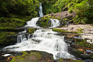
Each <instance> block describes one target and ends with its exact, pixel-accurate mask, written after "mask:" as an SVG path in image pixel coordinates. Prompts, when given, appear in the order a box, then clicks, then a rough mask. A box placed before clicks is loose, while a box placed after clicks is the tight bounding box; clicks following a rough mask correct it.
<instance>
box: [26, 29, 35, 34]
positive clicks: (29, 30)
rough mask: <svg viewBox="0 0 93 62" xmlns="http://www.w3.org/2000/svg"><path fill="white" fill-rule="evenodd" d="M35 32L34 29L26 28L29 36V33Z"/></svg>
mask: <svg viewBox="0 0 93 62" xmlns="http://www.w3.org/2000/svg"><path fill="white" fill-rule="evenodd" d="M35 30H36V28H28V29H27V31H28V33H30V34H31V33H34V31H35Z"/></svg>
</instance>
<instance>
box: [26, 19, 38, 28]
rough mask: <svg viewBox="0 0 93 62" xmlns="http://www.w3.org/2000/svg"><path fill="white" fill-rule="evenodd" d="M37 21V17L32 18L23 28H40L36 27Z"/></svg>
mask: <svg viewBox="0 0 93 62" xmlns="http://www.w3.org/2000/svg"><path fill="white" fill-rule="evenodd" d="M38 20H39V17H36V18H32V19H31V20H30V21H28V22H27V25H25V27H33V28H40V27H39V26H37V25H36V22H37V21H38Z"/></svg>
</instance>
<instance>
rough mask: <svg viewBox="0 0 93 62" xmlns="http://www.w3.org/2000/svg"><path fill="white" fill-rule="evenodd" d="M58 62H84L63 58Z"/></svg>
mask: <svg viewBox="0 0 93 62" xmlns="http://www.w3.org/2000/svg"><path fill="white" fill-rule="evenodd" d="M57 61H58V62H84V61H82V60H71V59H62V58H60V59H58V60H57Z"/></svg>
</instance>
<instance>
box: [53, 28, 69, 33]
mask: <svg viewBox="0 0 93 62" xmlns="http://www.w3.org/2000/svg"><path fill="white" fill-rule="evenodd" d="M52 30H53V31H56V32H69V31H66V30H62V29H57V28H53V29H52Z"/></svg>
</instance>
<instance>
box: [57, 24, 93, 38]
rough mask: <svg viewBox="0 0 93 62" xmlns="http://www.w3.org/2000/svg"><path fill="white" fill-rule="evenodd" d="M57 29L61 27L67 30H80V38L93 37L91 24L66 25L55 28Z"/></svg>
mask: <svg viewBox="0 0 93 62" xmlns="http://www.w3.org/2000/svg"><path fill="white" fill-rule="evenodd" d="M57 29H62V30H66V31H69V32H78V30H82V32H83V33H80V34H81V37H82V39H85V38H88V39H93V26H92V25H90V24H85V25H83V24H78V25H68V26H65V27H60V28H57Z"/></svg>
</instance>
